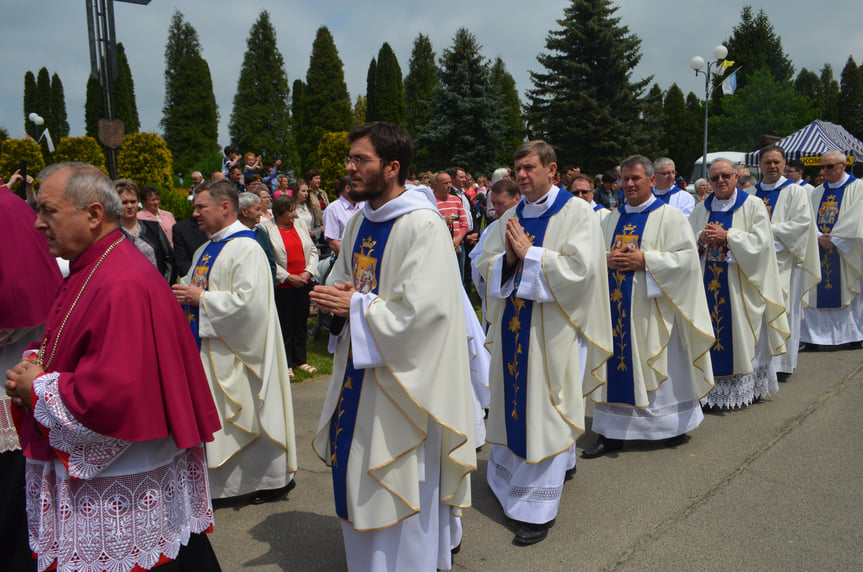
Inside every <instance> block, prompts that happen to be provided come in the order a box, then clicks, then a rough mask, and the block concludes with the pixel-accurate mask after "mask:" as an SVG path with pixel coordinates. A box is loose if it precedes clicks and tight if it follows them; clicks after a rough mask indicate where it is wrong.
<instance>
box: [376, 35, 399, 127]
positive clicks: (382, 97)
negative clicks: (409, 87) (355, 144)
mask: <svg viewBox="0 0 863 572" xmlns="http://www.w3.org/2000/svg"><path fill="white" fill-rule="evenodd" d="M375 120H376V121H387V122H389V123H395V124H397V125H403V124H404V122H405V90H404V85H403V84H402V69H401V67H400V66H399V61H398V59H396V55H395V53H394V52H393V49H392V48H391V47H390V45H389V44H388V43H386V42H384V44H383V45H382V46H381V49H380V50H379V51H378V59H377V66H376V67H375Z"/></svg>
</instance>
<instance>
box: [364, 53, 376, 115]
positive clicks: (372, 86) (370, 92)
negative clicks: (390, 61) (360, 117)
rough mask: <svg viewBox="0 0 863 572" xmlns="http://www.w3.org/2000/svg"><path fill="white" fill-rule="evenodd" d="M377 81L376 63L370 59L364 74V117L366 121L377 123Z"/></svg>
mask: <svg viewBox="0 0 863 572" xmlns="http://www.w3.org/2000/svg"><path fill="white" fill-rule="evenodd" d="M377 81H378V61H377V60H376V59H375V58H372V61H371V62H369V71H367V72H366V117H367V118H368V121H377V119H378V106H377V92H378V88H377Z"/></svg>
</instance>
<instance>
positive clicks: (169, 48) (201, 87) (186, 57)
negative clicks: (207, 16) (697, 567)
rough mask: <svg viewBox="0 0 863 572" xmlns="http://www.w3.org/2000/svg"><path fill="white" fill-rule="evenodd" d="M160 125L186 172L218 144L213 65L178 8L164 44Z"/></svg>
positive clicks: (178, 164) (176, 160)
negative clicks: (202, 51)
mask: <svg viewBox="0 0 863 572" xmlns="http://www.w3.org/2000/svg"><path fill="white" fill-rule="evenodd" d="M161 125H162V129H163V133H164V139H165V143H167V145H168V148H169V149H170V150H171V155H172V156H173V167H174V169H176V170H177V171H179V172H186V171H187V170H189V169H190V167H191V166H192V165H193V164H194V163H195V161H196V160H197V158H198V157H200V156H202V155H206V154H208V153H212V152H213V151H215V150H217V149H218V148H219V143H218V129H219V111H218V107H217V106H216V96H215V95H214V94H213V80H212V77H211V76H210V67H209V65H207V62H206V61H205V60H204V58H203V57H202V56H201V42H200V40H199V39H198V32H197V31H196V30H195V28H194V27H192V25H191V24H190V23H188V22H186V21H185V20H184V19H183V15H182V14H181V13H180V12H179V11H175V12H174V15H173V17H172V18H171V24H170V26H169V28H168V42H167V43H166V44H165V104H164V106H163V107H162V122H161ZM128 132H129V131H128V130H127V133H128Z"/></svg>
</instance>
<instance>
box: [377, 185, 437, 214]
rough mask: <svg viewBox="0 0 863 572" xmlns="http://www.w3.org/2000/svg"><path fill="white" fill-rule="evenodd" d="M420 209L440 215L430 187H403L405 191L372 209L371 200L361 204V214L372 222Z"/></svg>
mask: <svg viewBox="0 0 863 572" xmlns="http://www.w3.org/2000/svg"><path fill="white" fill-rule="evenodd" d="M420 209H428V210H430V211H433V212H435V213H437V214H438V215H439V216H440V211H439V210H438V209H437V200H436V199H435V196H434V193H432V190H431V189H430V188H428V187H414V186H409V187H405V192H403V193H402V194H400V195H399V196H397V197H396V198H394V199H392V200H391V201H389V202H387V203H385V204H383V205H381V207H380V208H377V209H374V208H372V202H371V201H366V204H365V205H364V206H363V216H365V217H366V218H367V219H369V220H370V221H372V222H386V221H388V220H392V219H394V218H398V217H400V216H401V215H403V214H406V213H409V212H412V211H415V210H420Z"/></svg>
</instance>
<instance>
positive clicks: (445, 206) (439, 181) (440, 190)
mask: <svg viewBox="0 0 863 572" xmlns="http://www.w3.org/2000/svg"><path fill="white" fill-rule="evenodd" d="M431 186H432V191H434V196H435V199H436V200H437V209H438V210H439V211H440V214H441V215H443V217H444V221H445V222H446V225H447V227H448V228H449V231H450V234H451V235H452V244H453V248H455V251H456V253H458V252H460V251H461V249H462V248H463V247H462V245H461V243H462V241H463V240H464V237H465V235H466V234H467V230H468V220H467V217H466V216H465V212H464V205H463V204H462V202H461V199H459V198H458V197H457V196H455V195H451V194H450V192H449V190H450V187H451V186H452V177H450V176H449V174H447V173H446V172H445V171H441V172H440V173H437V174H436V175H435V176H434V177H432V181H431Z"/></svg>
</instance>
